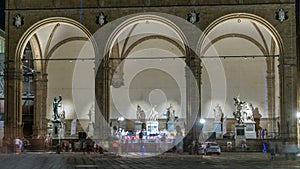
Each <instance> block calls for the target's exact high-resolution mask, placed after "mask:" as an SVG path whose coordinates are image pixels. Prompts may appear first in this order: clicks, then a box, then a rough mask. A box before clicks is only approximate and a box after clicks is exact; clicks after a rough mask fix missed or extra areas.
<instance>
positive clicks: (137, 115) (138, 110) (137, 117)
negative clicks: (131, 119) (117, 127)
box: [136, 105, 142, 121]
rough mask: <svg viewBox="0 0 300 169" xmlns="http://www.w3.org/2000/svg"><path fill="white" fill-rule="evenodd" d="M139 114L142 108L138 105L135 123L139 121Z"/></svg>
mask: <svg viewBox="0 0 300 169" xmlns="http://www.w3.org/2000/svg"><path fill="white" fill-rule="evenodd" d="M141 113H142V108H141V106H140V105H137V108H136V120H137V121H140V120H141Z"/></svg>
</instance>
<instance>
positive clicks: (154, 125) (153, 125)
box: [146, 121, 159, 136]
mask: <svg viewBox="0 0 300 169" xmlns="http://www.w3.org/2000/svg"><path fill="white" fill-rule="evenodd" d="M146 130H147V135H148V136H155V135H158V134H159V132H158V121H147V122H146Z"/></svg>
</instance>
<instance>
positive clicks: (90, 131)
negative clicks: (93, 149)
mask: <svg viewBox="0 0 300 169" xmlns="http://www.w3.org/2000/svg"><path fill="white" fill-rule="evenodd" d="M88 136H89V137H93V136H94V123H93V122H89V128H88Z"/></svg>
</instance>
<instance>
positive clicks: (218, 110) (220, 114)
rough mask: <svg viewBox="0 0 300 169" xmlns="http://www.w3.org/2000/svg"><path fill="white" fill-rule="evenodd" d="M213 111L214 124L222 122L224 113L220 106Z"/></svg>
mask: <svg viewBox="0 0 300 169" xmlns="http://www.w3.org/2000/svg"><path fill="white" fill-rule="evenodd" d="M213 111H214V116H215V122H222V121H223V116H224V113H223V111H222V108H221V106H220V105H219V104H217V105H216V107H215V109H214V110H213Z"/></svg>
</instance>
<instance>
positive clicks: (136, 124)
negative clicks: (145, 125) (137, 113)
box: [134, 121, 142, 131]
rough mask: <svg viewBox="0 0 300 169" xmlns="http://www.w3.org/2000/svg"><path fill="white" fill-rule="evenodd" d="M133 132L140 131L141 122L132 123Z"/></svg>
mask: <svg viewBox="0 0 300 169" xmlns="http://www.w3.org/2000/svg"><path fill="white" fill-rule="evenodd" d="M134 130H135V131H141V130H142V122H141V121H135V122H134Z"/></svg>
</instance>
